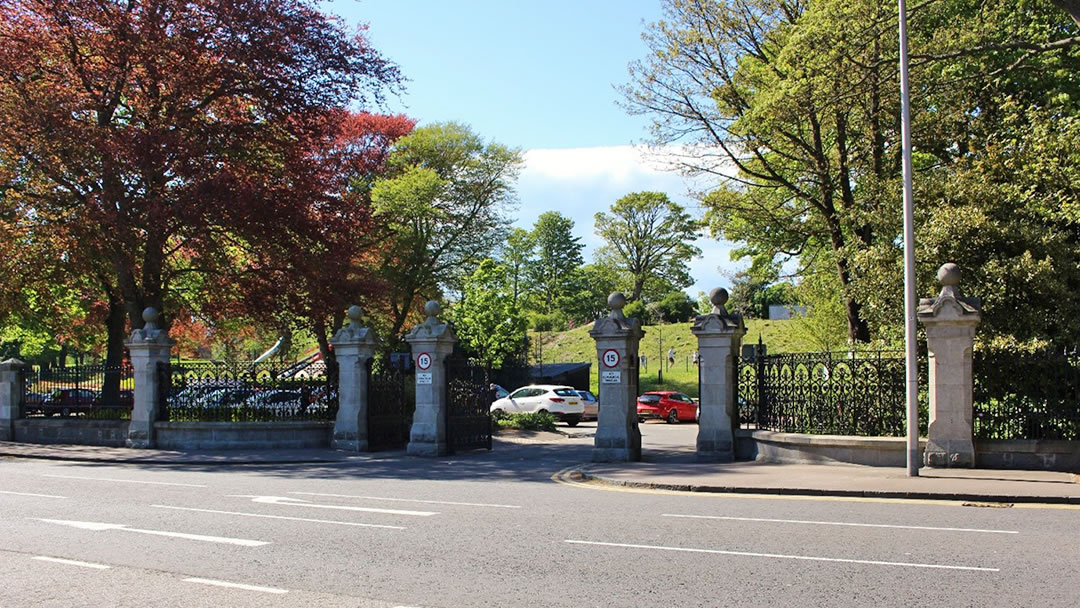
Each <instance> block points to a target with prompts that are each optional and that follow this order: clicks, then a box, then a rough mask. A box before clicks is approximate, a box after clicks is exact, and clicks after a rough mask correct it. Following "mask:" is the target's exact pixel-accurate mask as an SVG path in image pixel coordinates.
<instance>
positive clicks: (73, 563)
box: [31, 555, 112, 570]
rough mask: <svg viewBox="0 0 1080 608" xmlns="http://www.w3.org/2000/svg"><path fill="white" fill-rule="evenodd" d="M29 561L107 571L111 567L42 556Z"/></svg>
mask: <svg viewBox="0 0 1080 608" xmlns="http://www.w3.org/2000/svg"><path fill="white" fill-rule="evenodd" d="M31 559H36V560H40V561H43V562H53V563H57V564H67V565H69V566H81V567H83V568H94V569H95V570H108V569H109V568H112V566H106V565H105V564H95V563H91V562H80V561H78V560H74V559H61V558H59V557H46V556H44V555H37V556H34V557H32V558H31Z"/></svg>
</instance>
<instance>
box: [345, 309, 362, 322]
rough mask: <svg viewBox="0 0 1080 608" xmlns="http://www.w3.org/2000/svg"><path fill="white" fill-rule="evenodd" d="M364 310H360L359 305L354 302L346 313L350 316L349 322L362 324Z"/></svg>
mask: <svg viewBox="0 0 1080 608" xmlns="http://www.w3.org/2000/svg"><path fill="white" fill-rule="evenodd" d="M362 312H363V311H361V310H360V307H359V306H357V305H355V304H353V305H352V306H350V307H349V310H348V311H347V312H346V313H345V314H346V315H347V316H348V317H349V323H351V324H353V325H360V314H361V313H362Z"/></svg>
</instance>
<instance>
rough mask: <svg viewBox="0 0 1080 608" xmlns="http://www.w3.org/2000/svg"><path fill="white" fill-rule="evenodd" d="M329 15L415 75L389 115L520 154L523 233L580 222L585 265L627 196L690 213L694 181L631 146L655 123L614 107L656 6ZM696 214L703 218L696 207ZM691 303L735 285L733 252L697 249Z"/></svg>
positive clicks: (503, 6)
mask: <svg viewBox="0 0 1080 608" xmlns="http://www.w3.org/2000/svg"><path fill="white" fill-rule="evenodd" d="M323 7H324V9H325V10H327V11H328V12H331V13H334V14H337V15H339V16H341V17H342V18H343V19H344V20H345V21H346V23H348V24H350V25H355V24H358V23H367V24H368V25H369V26H370V30H369V31H368V34H367V35H368V38H369V39H370V40H371V42H372V44H373V45H374V46H375V48H377V49H378V50H379V51H380V52H382V53H383V54H384V55H385V56H386V57H387V58H389V59H390V60H391V61H393V62H395V63H397V64H398V65H399V66H400V67H401V70H402V72H403V74H404V75H405V77H406V78H408V79H409V82H408V83H407V85H406V86H407V90H406V93H405V94H404V95H403V96H402V97H401V98H400V99H394V98H391V99H390V100H389V101H388V103H387V107H385V108H382V111H389V112H403V113H405V114H408V115H409V116H412V117H413V118H416V119H418V120H419V121H420V122H421V124H424V123H431V122H441V121H449V120H454V121H458V122H463V123H466V124H468V125H470V126H471V127H472V128H473V130H474V131H475V132H477V133H479V134H480V135H481V136H483V137H485V138H487V139H491V140H495V141H498V142H500V143H503V144H506V145H509V146H512V147H518V148H521V149H522V150H523V152H524V153H525V160H526V166H525V169H524V171H523V172H522V176H521V179H520V181H519V182H518V194H519V198H520V201H521V203H520V206H519V209H518V210H517V213H516V217H517V219H518V221H517V225H520V226H522V227H525V228H529V227H531V225H532V223H533V222H534V221H535V219H536V217H537V216H538V215H540V214H541V213H543V212H544V211H548V210H555V211H559V212H561V213H563V214H565V215H567V216H569V217H570V218H571V219H573V220H574V222H575V228H576V229H575V232H576V234H577V236H580V237H582V241H583V242H584V243H585V244H586V246H587V248H586V259H591V252H592V250H593V248H595V247H596V246H598V245H599V244H600V242H601V241H600V239H599V238H598V237H596V236H595V235H594V234H593V216H594V214H595V213H596V212H598V211H605V210H607V208H608V207H609V206H610V205H611V204H612V203H614V202H615V200H617V199H618V198H619V197H621V196H623V195H625V194H628V193H630V192H636V191H642V190H656V191H660V192H666V193H667V194H668V195H669V196H670V197H671V198H672V199H673V200H676V201H678V202H679V203H681V204H684V205H687V206H690V207H693V208H694V209H695V210H696V205H695V202H694V201H693V200H692V199H690V198H688V197H687V196H686V193H687V191H688V189H689V188H688V184H686V183H685V182H684V180H683V179H682V178H681V177H680V176H679V175H677V174H675V173H672V172H668V171H663V170H661V169H660V168H659V167H658V166H657V163H656V162H655V161H652V162H650V161H649V160H648V159H647V158H644V156H643V155H642V154H641V153H640V152H639V151H638V150H636V149H634V148H632V147H631V146H632V145H634V144H641V143H644V142H645V141H647V137H648V133H647V126H648V121H647V119H645V118H643V117H635V116H630V115H628V114H627V113H626V111H625V110H623V109H622V108H620V107H618V106H617V105H616V102H617V101H618V100H619V99H621V95H620V93H619V92H618V90H617V89H616V87H617V86H618V85H622V84H625V83H626V82H627V81H628V74H627V65H628V64H629V63H630V62H631V61H633V60H636V59H640V58H642V57H644V56H645V55H646V53H647V50H646V48H645V45H644V43H643V42H642V40H641V32H642V31H643V30H644V27H645V23H648V22H653V21H656V20H658V19H660V18H661V17H662V15H661V9H660V3H659V0H621V1H615V0H579V1H577V2H569V1H565V0H549V1H544V2H520V1H515V0H502V1H492V0H459V1H456V2H438V1H418V0H334V1H331V2H325V3H324V4H323ZM695 212H696V211H695ZM698 246H699V247H700V248H701V249H702V250H703V252H704V256H703V258H702V259H699V260H695V261H694V262H693V263H692V274H693V276H694V278H695V280H696V281H697V284H696V285H694V286H693V287H691V288H689V289H687V291H688V292H690V293H691V294H692V295H693V294H696V293H697V291H699V290H701V291H708V289H710V288H712V287H715V286H717V285H728V284H729V281H728V279H726V278H724V277H722V276H721V275H720V272H719V271H718V270H717V267H718V266H722V267H723V268H724V269H725V270H728V271H730V270H733V269H734V264H733V263H732V262H730V260H729V257H728V251H729V250H730V244H726V243H720V242H717V241H715V240H712V239H709V238H703V239H701V240H700V241H699V242H698Z"/></svg>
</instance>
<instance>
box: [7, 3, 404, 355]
mask: <svg viewBox="0 0 1080 608" xmlns="http://www.w3.org/2000/svg"><path fill="white" fill-rule="evenodd" d="M0 40H2V41H3V44H2V45H0V49H2V50H0V75H2V76H0V167H3V169H0V177H2V178H3V183H2V184H0V191H2V192H3V205H4V208H5V211H7V212H14V213H21V214H24V217H32V218H34V220H35V221H36V222H38V223H40V224H42V225H48V226H49V227H50V228H55V229H57V230H61V231H63V232H65V233H66V234H68V235H69V236H70V238H71V241H72V242H73V243H74V244H75V246H74V247H73V248H71V249H69V250H66V251H64V252H62V255H63V256H64V258H65V259H67V260H68V261H69V262H70V263H71V264H72V265H73V267H74V268H76V269H77V271H79V272H86V273H90V275H91V276H94V277H95V278H96V279H100V280H101V282H102V285H101V289H102V291H103V294H104V296H105V299H107V301H108V302H109V303H110V310H111V311H113V310H115V309H116V308H117V307H119V310H120V311H121V312H122V313H126V316H127V320H129V321H130V323H131V324H132V325H133V326H135V327H141V326H142V317H141V311H142V309H143V307H145V306H155V307H157V308H158V309H159V310H160V309H163V308H165V306H164V303H165V300H166V299H167V298H168V297H170V295H171V294H170V286H171V285H172V284H173V283H174V281H175V280H176V279H177V276H178V274H179V275H183V274H188V273H203V274H213V273H214V272H216V271H218V270H221V269H222V268H223V264H227V263H228V262H229V261H230V256H231V253H232V250H233V248H234V247H235V246H236V243H238V242H240V243H243V242H247V243H251V242H268V241H270V240H273V239H275V238H277V237H278V235H280V234H281V231H282V227H283V226H289V225H290V222H291V221H292V220H293V219H295V218H297V217H302V216H303V215H304V213H305V211H306V210H309V209H311V205H318V204H321V203H322V202H324V201H325V200H326V199H327V196H326V195H325V190H324V189H323V184H321V183H319V182H318V181H317V180H316V179H315V178H317V177H319V176H320V173H319V171H318V169H319V165H318V163H316V162H315V161H317V160H318V159H316V158H315V157H313V156H312V155H309V154H305V152H306V151H308V150H309V147H310V145H311V143H312V142H313V141H314V140H318V139H319V138H321V137H322V135H321V132H322V130H323V129H325V128H326V127H327V126H328V125H330V124H333V120H332V119H333V117H334V111H335V110H337V109H340V108H342V107H344V106H345V105H346V104H349V103H352V102H357V103H360V104H363V103H366V102H367V101H368V100H369V99H371V98H374V99H376V100H377V99H380V98H381V96H382V95H383V92H384V91H386V90H387V89H388V88H389V89H393V88H395V87H396V85H397V83H398V82H399V79H400V77H399V74H398V71H397V68H396V67H394V66H393V65H392V64H390V63H388V62H387V61H386V60H385V59H383V58H382V57H381V56H380V55H379V54H378V53H377V52H376V51H375V50H374V49H372V48H371V46H370V45H369V44H368V43H367V42H366V40H365V39H364V38H363V36H362V35H360V34H357V35H355V36H351V35H348V34H346V33H345V32H344V31H343V30H342V29H341V28H340V27H339V26H338V25H337V24H336V23H335V22H334V21H331V20H330V19H329V18H327V17H326V16H324V15H323V14H321V13H320V12H319V11H318V10H317V9H316V8H315V5H314V3H312V2H308V1H306V0H238V1H236V2H226V3H223V2H217V1H216V0H192V1H190V2H183V3H175V2H170V1H167V0H147V1H145V2H134V3H133V2H121V1H118V0H103V1H101V2H83V1H80V0H56V1H48V2H46V1H41V0H10V1H8V2H4V3H2V4H0ZM107 319H108V323H109V330H108V337H109V346H108V349H107V352H108V360H109V362H110V363H113V364H115V363H118V362H119V354H120V352H121V348H122V344H121V342H120V340H122V337H123V333H124V322H125V319H124V315H123V314H119V315H118V314H113V313H112V312H110V314H109V315H108V316H107Z"/></svg>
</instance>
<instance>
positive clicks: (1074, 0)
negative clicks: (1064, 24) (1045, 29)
mask: <svg viewBox="0 0 1080 608" xmlns="http://www.w3.org/2000/svg"><path fill="white" fill-rule="evenodd" d="M1050 1H1051V2H1053V3H1054V5H1055V6H1057V7H1058V8H1061V9H1063V10H1064V11H1065V12H1067V13H1069V16H1071V17H1072V18H1073V21H1075V22H1076V25H1080V0H1050Z"/></svg>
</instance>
